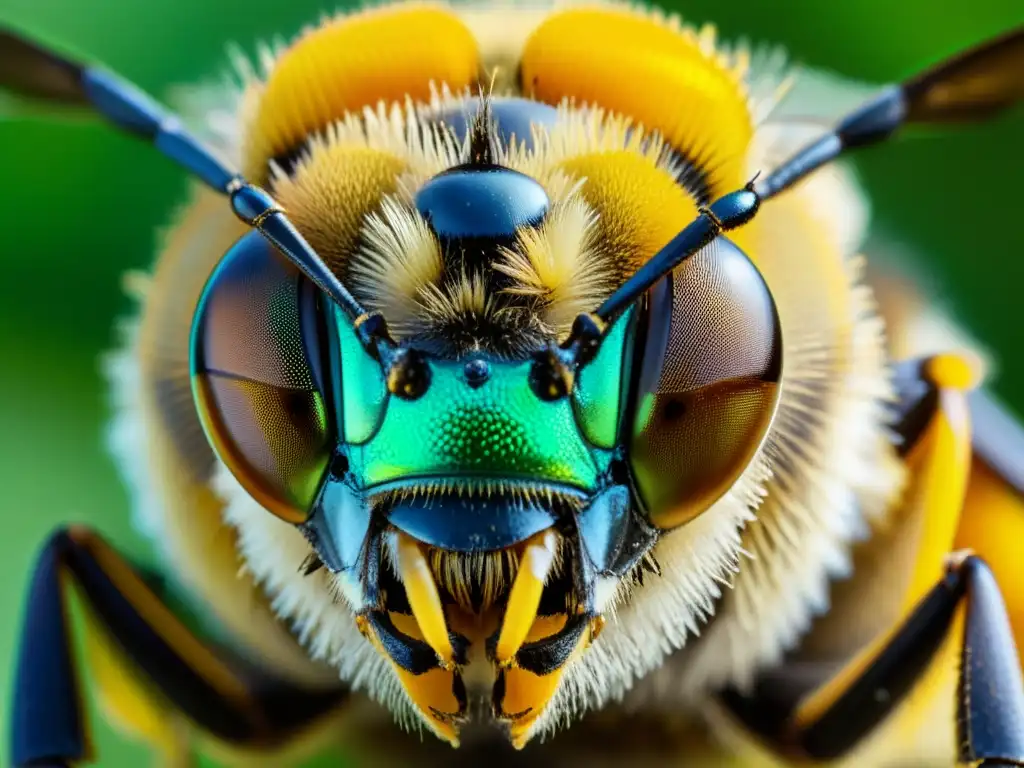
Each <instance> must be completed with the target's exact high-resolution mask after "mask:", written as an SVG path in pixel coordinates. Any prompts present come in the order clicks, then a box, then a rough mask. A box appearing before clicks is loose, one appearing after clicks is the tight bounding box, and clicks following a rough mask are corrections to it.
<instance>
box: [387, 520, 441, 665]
mask: <svg viewBox="0 0 1024 768" xmlns="http://www.w3.org/2000/svg"><path fill="white" fill-rule="evenodd" d="M397 539H398V543H397V555H398V572H399V578H401V580H402V584H403V585H404V586H405V596H406V598H407V599H408V600H409V606H410V607H411V608H412V615H413V616H415V617H416V623H417V624H419V626H420V630H421V631H422V632H423V638H424V640H426V641H427V645H429V646H430V647H431V648H433V649H434V653H436V654H437V657H438V659H439V660H440V662H441V666H443V667H444V668H445V669H450V668H451V667H452V664H453V663H454V660H453V657H454V655H455V651H454V650H453V649H452V643H451V640H450V639H449V638H448V622H447V621H446V619H445V616H444V607H443V606H442V605H441V596H440V594H438V591H437V583H436V582H435V581H434V574H433V573H431V572H430V564H429V563H428V562H427V558H426V557H425V556H424V554H423V549H422V548H421V547H420V544H419V542H417V541H415V540H413V539H412V538H410V537H409V536H407V535H405V534H404V533H399V534H398V536H397Z"/></svg>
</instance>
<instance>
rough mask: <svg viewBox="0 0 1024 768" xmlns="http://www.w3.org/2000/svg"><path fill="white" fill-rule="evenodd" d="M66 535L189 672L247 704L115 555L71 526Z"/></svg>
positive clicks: (229, 675) (234, 682)
mask: <svg viewBox="0 0 1024 768" xmlns="http://www.w3.org/2000/svg"><path fill="white" fill-rule="evenodd" d="M68 532H69V534H70V535H71V537H72V538H74V539H75V541H77V542H78V543H79V544H81V545H82V546H84V547H85V548H87V549H88V550H89V551H90V552H91V553H92V555H93V557H95V558H96V562H97V563H98V564H99V566H100V568H101V569H102V570H103V572H104V573H105V574H107V576H109V577H110V579H111V581H112V582H113V583H114V584H115V585H116V586H117V588H118V590H119V591H120V592H121V594H122V595H124V596H125V598H127V599H128V601H129V602H130V603H131V604H132V607H133V608H134V609H135V610H136V611H138V613H139V616H141V617H142V619H143V621H145V622H146V624H148V625H149V626H150V627H152V628H153V629H154V630H155V631H156V632H157V633H158V634H159V635H160V637H162V638H163V639H164V641H165V642H167V644H168V645H169V646H170V647H171V648H173V649H175V652H176V653H178V654H179V655H180V656H181V657H182V658H183V659H185V660H186V661H187V662H188V663H189V666H191V667H192V669H194V670H195V671H196V672H197V673H198V674H199V675H201V676H202V677H203V679H205V680H206V682H208V683H209V684H210V685H212V686H213V687H214V688H216V689H217V690H218V692H219V693H220V694H221V695H223V696H224V697H225V698H227V699H229V700H232V701H234V702H236V703H238V704H239V705H240V706H242V707H244V706H246V705H247V703H248V702H249V692H248V690H247V689H246V687H245V685H244V684H243V683H242V681H241V680H239V679H238V678H237V677H236V676H235V675H234V673H233V672H232V671H231V669H230V668H229V667H227V666H226V665H225V664H224V663H223V662H221V661H220V659H218V658H217V657H216V656H214V655H213V654H212V653H210V651H209V649H208V648H206V646H204V645H203V644H202V643H201V642H200V641H199V639H198V638H197V637H196V636H195V635H193V634H192V633H191V632H190V631H189V630H188V628H187V627H186V626H185V625H184V624H182V623H181V621H180V620H179V619H178V617H177V616H175V615H174V613H172V612H171V610H170V609H169V608H167V606H165V605H164V604H163V603H161V602H160V601H159V600H158V599H157V598H156V596H155V595H154V594H153V593H152V592H151V591H150V589H149V587H147V586H146V584H145V583H144V582H143V581H142V579H140V578H139V577H138V576H137V575H136V574H135V572H134V571H132V569H131V568H130V567H129V566H128V565H127V563H125V561H124V560H122V559H121V557H120V556H119V555H118V554H117V553H116V552H114V551H113V550H112V549H111V548H110V547H109V546H107V545H106V544H105V543H104V542H103V541H101V540H100V539H98V538H96V537H95V536H93V535H92V534H90V533H89V532H88V531H84V530H82V529H80V528H74V527H72V528H70V529H69V531H68Z"/></svg>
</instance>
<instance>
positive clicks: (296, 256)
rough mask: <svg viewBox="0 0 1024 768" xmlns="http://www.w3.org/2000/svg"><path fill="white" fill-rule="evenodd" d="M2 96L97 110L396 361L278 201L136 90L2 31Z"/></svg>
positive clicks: (380, 327) (368, 316)
mask: <svg viewBox="0 0 1024 768" xmlns="http://www.w3.org/2000/svg"><path fill="white" fill-rule="evenodd" d="M0 89H3V90H6V91H9V92H12V93H14V94H16V95H19V96H22V97H27V98H29V99H32V100H34V101H39V102H44V103H49V104H54V105H58V106H64V107H78V108H81V107H85V108H91V109H92V110H93V111H94V112H95V113H96V114H98V115H100V116H101V117H104V118H106V119H107V120H108V121H110V122H111V123H113V124H114V125H115V126H117V127H118V128H120V129H121V130H123V131H125V132H126V133H128V134H130V135H132V136H135V137H136V138H138V139H142V140H144V141H147V142H149V143H150V144H152V145H153V146H154V147H156V149H157V150H159V151H160V152H161V153H162V154H164V155H165V156H167V157H169V158H170V159H171V160H173V161H174V162H175V163H177V164H178V165H179V166H181V167H182V168H184V169H185V170H187V171H189V172H190V173H191V174H192V175H193V176H195V177H197V178H198V179H200V180H201V181H202V182H204V183H205V184H206V185H207V186H208V187H210V188H211V189H214V190H216V191H217V192H220V193H221V194H222V195H225V196H227V197H228V199H229V200H230V203H231V209H232V211H234V213H235V215H236V216H237V217H238V218H239V219H241V220H242V221H244V222H245V223H246V224H248V225H249V226H250V227H252V228H253V229H256V230H257V231H259V233H260V234H261V235H263V237H265V238H266V239H267V240H268V241H270V242H271V243H272V244H273V245H274V246H276V247H277V249H278V250H279V251H281V253H282V254H284V255H285V256H286V257H287V258H288V260H289V261H290V262H291V263H292V264H294V265H295V267H296V268H298V270H299V271H300V272H302V273H303V274H304V275H305V276H306V277H307V278H308V279H309V280H311V281H312V282H313V284H314V285H316V286H317V287H318V288H319V289H320V291H322V292H323V293H324V294H325V295H327V296H328V297H329V298H330V299H331V300H332V301H333V302H334V303H335V304H337V305H338V306H339V307H341V309H342V311H343V312H344V313H345V314H346V315H347V316H348V318H349V320H350V321H351V322H352V324H353V326H354V327H355V328H356V330H357V332H359V334H360V338H361V339H362V341H363V343H364V345H365V346H366V347H367V349H368V350H370V351H371V353H372V354H373V355H374V356H375V357H377V358H378V359H380V360H381V361H382V364H383V359H384V358H385V357H389V356H390V355H391V352H392V350H393V349H394V347H395V344H394V341H393V340H392V339H391V337H390V335H389V334H388V332H387V327H386V325H385V323H384V319H383V317H380V316H379V315H377V314H376V313H368V312H367V311H366V309H365V308H364V307H363V306H362V305H361V304H360V303H359V302H358V301H357V300H356V298H355V297H354V296H353V295H352V294H351V293H350V292H349V290H348V289H347V288H346V287H345V286H344V285H342V283H341V281H340V280H338V277H337V276H336V275H335V274H334V273H333V272H332V271H331V269H330V268H329V267H328V266H327V265H326V264H325V263H324V261H323V260H322V259H321V258H320V257H319V256H318V255H317V253H316V251H315V250H314V249H313V246H311V245H310V244H309V243H308V242H307V241H306V239H305V238H304V237H303V236H302V235H301V234H300V233H299V231H298V230H297V229H296V228H295V226H294V225H293V224H292V223H291V221H289V219H288V217H287V216H286V215H285V212H284V209H283V208H281V206H280V205H278V203H277V201H276V200H274V198H273V197H271V195H270V194H269V193H268V192H266V191H265V190H263V189H261V188H260V187H257V186H256V185H255V184H252V183H250V182H249V181H247V180H246V179H245V178H244V177H243V176H242V175H241V173H239V172H238V171H236V170H235V169H233V168H232V167H231V166H230V165H229V164H228V163H226V162H225V161H224V160H223V159H221V158H219V157H217V156H216V154H215V153H214V152H213V151H212V150H210V149H209V148H208V147H206V146H205V145H204V144H202V143H201V142H200V141H199V140H198V139H197V138H196V137H195V136H193V135H192V134H191V133H190V132H189V131H188V130H187V129H186V128H185V127H184V126H183V125H182V122H181V120H180V119H179V118H178V117H177V116H176V115H174V114H172V113H170V112H168V111H167V110H165V109H164V108H163V107H162V106H160V105H159V104H158V103H157V102H156V101H154V100H153V99H152V98H150V97H149V96H148V95H146V94H145V93H143V92H142V91H141V90H139V89H138V88H136V87H135V86H134V85H132V84H131V83H129V82H128V81H126V80H123V79H121V78H120V77H118V76H117V75H114V74H112V73H110V72H106V71H103V70H102V69H99V68H96V67H90V66H86V65H84V64H81V63H79V62H77V61H73V60H72V59H69V58H67V57H65V56H62V55H60V54H58V53H57V52H55V51H51V50H48V49H46V48H43V47H42V46H40V45H37V44H36V43H34V42H32V41H30V40H27V39H25V38H24V37H22V36H20V35H18V34H15V33H14V32H12V31H9V30H6V29H3V28H0Z"/></svg>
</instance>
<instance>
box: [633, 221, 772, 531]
mask: <svg viewBox="0 0 1024 768" xmlns="http://www.w3.org/2000/svg"><path fill="white" fill-rule="evenodd" d="M642 354H643V357H642V358H641V360H640V381H639V387H638V391H637V399H636V402H635V412H634V419H633V432H632V440H631V445H630V464H631V467H632V470H633V476H634V478H635V480H636V484H637V489H638V491H639V492H640V496H641V498H642V500H643V503H644V506H645V508H646V510H647V514H648V517H649V519H650V521H651V522H652V523H653V524H654V525H656V526H658V527H659V528H674V527H676V526H679V525H683V524H684V523H686V522H688V521H690V520H692V519H693V518H695V517H697V516H698V515H700V514H701V513H703V512H704V511H705V510H707V509H708V508H709V507H710V506H711V505H712V504H714V503H715V501H717V500H718V499H719V498H720V497H721V496H722V495H723V494H724V493H725V492H726V491H728V490H729V488H730V486H732V484H733V483H734V482H735V481H736V480H737V478H739V476H740V475H741V474H742V473H743V471H744V469H746V467H747V465H748V464H749V463H750V461H751V459H752V458H753V457H754V455H755V453H756V452H757V450H758V448H759V447H760V445H761V443H762V441H763V439H764V437H765V435H766V434H767V431H768V427H769V425H770V424H771V420H772V417H773V416H774V414H775V409H776V406H777V403H778V396H779V378H780V375H781V368H782V339H781V333H780V330H779V322H778V315H777V314H776V310H775V303H774V301H773V300H772V296H771V293H770V292H769V290H768V286H767V285H765V282H764V280H763V279H762V277H761V275H760V273H759V272H758V271H757V269H756V268H755V267H754V265H753V264H752V263H751V262H750V260H749V259H748V258H747V257H746V255H745V254H744V253H743V252H742V251H740V249H739V248H737V247H736V245H734V244H733V243H732V242H730V241H729V240H727V239H725V238H719V239H718V240H717V241H716V242H715V243H713V244H712V245H711V246H709V247H707V248H705V249H704V250H703V251H701V252H700V253H698V254H696V255H694V256H693V257H691V258H690V259H688V260H687V261H685V262H684V263H683V264H682V265H681V266H680V267H679V268H678V269H676V271H675V273H674V274H672V275H670V276H669V277H668V278H667V279H665V280H663V281H662V282H661V283H659V284H658V286H656V287H655V288H654V289H652V291H651V295H650V305H649V309H648V312H647V336H646V341H645V342H644V349H643V353H642Z"/></svg>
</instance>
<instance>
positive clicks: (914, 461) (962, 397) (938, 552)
mask: <svg viewBox="0 0 1024 768" xmlns="http://www.w3.org/2000/svg"><path fill="white" fill-rule="evenodd" d="M969 366H970V361H969V360H968V359H967V358H957V357H955V356H953V355H942V356H938V357H936V358H933V360H931V361H929V368H928V372H929V375H930V376H931V377H932V379H933V381H935V383H936V384H937V385H938V386H939V387H940V391H939V407H938V409H937V411H936V413H935V415H934V417H933V419H932V422H931V424H929V425H928V427H927V429H926V430H925V433H924V434H923V435H922V436H921V438H920V439H919V442H918V444H917V445H916V446H915V447H914V449H913V450H912V451H911V452H910V455H909V456H908V458H907V465H908V467H909V469H910V471H911V474H912V478H913V481H912V484H911V487H910V490H909V492H908V495H907V498H906V500H905V503H904V509H902V510H900V513H899V514H900V516H902V517H906V518H912V517H917V516H920V520H921V525H920V528H919V538H918V545H917V553H916V556H915V564H914V572H913V574H912V575H911V578H910V580H909V583H908V586H907V589H906V592H905V593H904V595H903V608H902V609H901V611H900V614H899V616H898V618H897V620H896V622H894V624H893V627H896V626H898V625H899V624H900V623H901V622H902V620H903V619H904V618H905V617H906V615H907V614H909V613H910V612H911V611H912V610H913V609H914V607H915V606H916V605H917V603H918V602H919V601H920V600H921V598H922V597H924V595H925V594H926V593H927V592H928V591H929V590H930V589H931V588H932V587H934V586H935V584H936V582H938V581H940V580H941V579H942V578H943V576H944V574H945V567H946V557H947V555H948V554H949V552H951V551H952V550H953V548H954V539H955V535H956V530H957V526H958V524H959V521H960V515H961V511H962V509H963V504H964V497H965V494H966V490H967V477H968V472H969V468H970V458H971V442H970V440H971V435H970V417H969V412H968V406H967V398H966V393H965V392H964V390H963V389H962V387H964V386H970V385H972V384H973V383H974V381H975V380H974V378H973V377H972V376H970V375H968V374H969V372H970V370H971V369H970V367H969ZM894 631H895V629H889V630H886V631H885V632H882V633H881V634H880V635H879V636H878V637H876V638H875V639H874V640H873V641H872V642H871V643H869V644H868V645H867V646H866V647H865V648H864V649H863V650H861V651H860V653H858V654H857V656H855V657H854V659H853V660H852V661H851V662H850V663H849V664H847V665H846V666H845V667H843V669H842V670H841V671H840V672H839V673H837V674H836V675H835V676H834V677H833V678H832V679H831V680H829V681H828V682H827V683H826V684H825V685H824V686H822V687H821V688H819V689H818V690H817V691H815V692H814V693H813V694H812V695H810V696H809V697H808V698H807V699H806V700H805V701H804V702H803V704H801V706H800V708H799V709H798V710H797V713H796V723H797V725H805V724H808V723H811V722H814V721H815V720H816V719H818V717H820V716H821V715H822V714H823V713H824V712H825V710H827V709H828V708H829V707H830V706H831V705H832V703H833V702H834V701H836V699H838V698H839V697H840V696H842V694H843V693H844V692H845V691H846V690H847V689H848V688H849V686H850V684H851V683H852V682H853V681H854V680H855V679H857V678H858V677H859V676H860V675H861V674H863V672H864V670H865V669H866V668H867V667H868V666H869V665H870V664H871V663H872V662H873V661H874V659H875V657H876V656H877V655H878V654H879V652H881V650H882V649H883V648H884V647H885V645H886V644H887V643H888V641H889V639H890V637H891V635H892V633H893V632H894Z"/></svg>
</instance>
